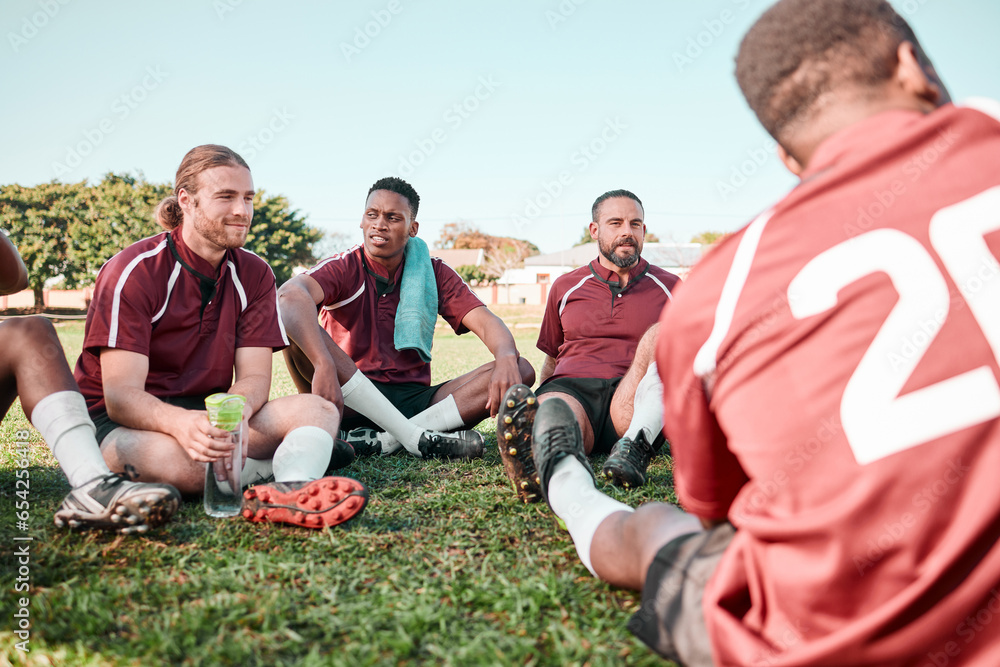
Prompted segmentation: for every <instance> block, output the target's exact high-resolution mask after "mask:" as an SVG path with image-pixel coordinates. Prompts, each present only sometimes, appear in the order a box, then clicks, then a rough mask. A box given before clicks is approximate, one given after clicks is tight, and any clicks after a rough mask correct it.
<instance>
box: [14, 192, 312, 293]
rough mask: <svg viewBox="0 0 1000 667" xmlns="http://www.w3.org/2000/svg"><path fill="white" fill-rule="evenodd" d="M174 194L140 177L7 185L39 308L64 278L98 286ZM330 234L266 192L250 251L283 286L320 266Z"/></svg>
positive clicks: (151, 228)
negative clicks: (319, 249) (318, 250)
mask: <svg viewBox="0 0 1000 667" xmlns="http://www.w3.org/2000/svg"><path fill="white" fill-rule="evenodd" d="M172 193H173V186H172V185H171V184H169V183H150V182H148V181H146V180H145V178H144V177H143V176H142V175H141V174H140V175H139V176H133V175H130V174H115V173H108V174H106V175H105V176H104V178H103V179H102V180H101V181H100V182H99V183H96V184H94V185H89V184H88V183H87V182H86V181H82V182H79V183H61V182H59V181H52V182H50V183H42V184H41V185H36V186H33V187H25V186H22V185H17V184H12V185H2V186H0V228H2V229H4V230H6V231H7V232H8V233H9V235H10V238H11V240H12V241H13V242H14V244H15V245H16V246H17V248H18V250H19V251H20V253H21V257H22V258H23V259H24V263H25V266H26V267H27V268H28V280H29V286H30V288H31V290H32V291H33V292H34V295H35V307H36V308H38V309H41V308H42V306H43V305H44V303H43V295H42V290H43V289H44V288H45V286H46V284H47V283H48V282H49V281H51V280H54V279H58V278H61V280H62V282H61V286H64V287H66V288H67V289H76V288H79V287H86V286H88V285H92V284H93V282H94V278H95V277H96V275H97V271H98V269H100V268H101V266H102V265H103V264H104V262H106V261H107V260H108V259H110V258H111V257H112V256H113V255H114V254H115V253H117V252H119V251H120V250H122V249H124V248H125V247H127V246H129V245H131V244H132V243H134V242H136V241H138V240H140V239H143V238H146V237H147V236H152V235H154V234H156V233H158V232H160V231H162V228H161V227H160V226H159V225H158V224H157V223H156V222H155V221H154V220H153V209H154V208H156V205H157V204H158V203H160V201H161V200H163V198H165V197H167V196H169V195H170V194H172ZM322 238H323V232H322V231H321V230H319V229H316V228H315V227H312V226H310V225H309V224H308V223H307V222H306V216H304V215H301V214H300V213H299V212H298V211H293V210H291V208H290V207H289V204H288V200H287V199H286V198H285V197H283V196H281V195H273V196H272V195H268V194H266V193H265V192H264V191H263V190H260V191H258V192H257V194H256V195H255V196H254V213H253V225H252V227H251V229H250V233H249V234H248V236H247V242H246V245H245V246H244V247H246V248H247V249H248V250H251V251H253V252H255V253H256V254H258V255H260V256H261V257H263V258H264V259H265V260H267V262H268V263H269V264H270V265H271V268H272V269H274V274H275V277H276V278H277V280H278V284H279V285H280V284H281V283H283V282H285V281H286V280H288V279H289V278H291V277H292V270H293V269H294V268H295V267H297V266H310V265H312V264H314V263H315V262H316V261H317V257H316V256H315V255H314V249H315V246H316V244H317V243H318V242H319V241H320V239H322Z"/></svg>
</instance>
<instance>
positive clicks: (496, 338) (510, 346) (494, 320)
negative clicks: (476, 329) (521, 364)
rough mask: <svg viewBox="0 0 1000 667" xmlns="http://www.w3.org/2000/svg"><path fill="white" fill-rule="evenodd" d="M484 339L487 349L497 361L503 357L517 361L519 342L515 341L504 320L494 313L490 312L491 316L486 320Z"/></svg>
mask: <svg viewBox="0 0 1000 667" xmlns="http://www.w3.org/2000/svg"><path fill="white" fill-rule="evenodd" d="M482 340H483V344H484V345H486V349H488V350H489V351H490V353H491V354H492V355H493V358H494V359H496V360H497V361H500V360H502V359H510V360H513V361H515V362H516V361H517V358H518V356H519V355H518V353H517V344H515V343H514V336H513V335H511V333H510V329H508V328H507V325H506V324H504V323H503V320H501V319H500V318H499V317H497V316H496V315H494V314H493V313H490V317H489V318H488V319H487V320H486V326H485V327H484V331H483V336H482Z"/></svg>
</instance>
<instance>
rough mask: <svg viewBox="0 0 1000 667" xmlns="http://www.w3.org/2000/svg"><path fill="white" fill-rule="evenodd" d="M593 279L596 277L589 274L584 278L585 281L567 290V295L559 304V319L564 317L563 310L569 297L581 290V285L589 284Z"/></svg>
mask: <svg viewBox="0 0 1000 667" xmlns="http://www.w3.org/2000/svg"><path fill="white" fill-rule="evenodd" d="M593 277H594V274H592V273H588V274H587V275H586V276H584V278H583V280H581V281H580V282H578V283H577V284H575V285H573V286H572V287H570V288H569V289H568V290H566V293H565V294H563V298H562V301H560V302H559V317H562V314H563V309H565V308H566V299H568V298H569V295H570V294H572V293H573V292H575V291H576V290H578V289H580V286H581V285H583V284H584V283H585V282H587V281H588V280H590V279H591V278H593Z"/></svg>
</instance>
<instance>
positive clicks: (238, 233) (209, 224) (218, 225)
mask: <svg viewBox="0 0 1000 667" xmlns="http://www.w3.org/2000/svg"><path fill="white" fill-rule="evenodd" d="M232 220H235V218H232V217H227V218H219V219H212V218H209V217H208V216H206V215H205V214H204V213H203V212H202V210H201V208H200V207H199V206H198V204H197V202H196V203H195V206H194V220H193V223H194V228H195V231H197V232H198V234H199V235H201V236H202V237H203V238H204V239H205V240H206V241H210V242H211V243H214V244H215V245H217V246H219V247H220V248H225V249H226V250H232V249H233V248H242V247H243V244H244V243H246V240H247V232H248V231H249V230H248V228H242V229H235V228H230V227H226V223H227V222H230V221H232Z"/></svg>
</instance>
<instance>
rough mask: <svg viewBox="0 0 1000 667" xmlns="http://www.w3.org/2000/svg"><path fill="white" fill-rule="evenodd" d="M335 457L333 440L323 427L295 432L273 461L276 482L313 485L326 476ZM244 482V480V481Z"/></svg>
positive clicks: (286, 438)
mask: <svg viewBox="0 0 1000 667" xmlns="http://www.w3.org/2000/svg"><path fill="white" fill-rule="evenodd" d="M332 454H333V436H332V435H330V434H329V433H327V432H326V431H324V430H323V429H321V428H320V427H319V426H300V427H298V428H297V429H293V430H292V432H291V433H289V434H288V435H286V436H285V439H284V440H283V441H282V442H281V444H280V445H278V449H276V450H275V452H274V458H273V459H271V465H272V466H273V467H274V481H275V482H311V481H312V480H314V479H319V478H320V477H323V475H324V474H326V467H327V466H328V465H329V464H330V456H331V455H332ZM240 481H241V482H242V480H240Z"/></svg>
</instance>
